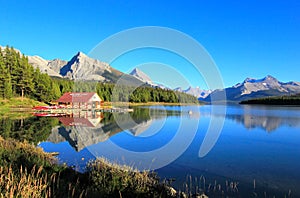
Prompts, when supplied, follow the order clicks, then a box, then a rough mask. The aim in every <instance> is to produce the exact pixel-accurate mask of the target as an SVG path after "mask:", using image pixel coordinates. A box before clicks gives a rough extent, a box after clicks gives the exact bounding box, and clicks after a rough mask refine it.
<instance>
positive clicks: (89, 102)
mask: <svg viewBox="0 0 300 198" xmlns="http://www.w3.org/2000/svg"><path fill="white" fill-rule="evenodd" d="M57 102H58V104H59V105H62V106H65V107H66V108H72V109H85V110H91V109H100V107H101V102H102V100H101V98H100V97H99V96H98V94H97V93H95V92H68V93H64V95H62V96H61V97H60V98H59V99H58V100H57Z"/></svg>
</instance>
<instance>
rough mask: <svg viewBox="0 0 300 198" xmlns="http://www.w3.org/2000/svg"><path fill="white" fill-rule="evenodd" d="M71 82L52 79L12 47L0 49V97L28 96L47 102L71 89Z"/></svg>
mask: <svg viewBox="0 0 300 198" xmlns="http://www.w3.org/2000/svg"><path fill="white" fill-rule="evenodd" d="M72 86H73V82H71V81H67V80H58V79H57V80H56V79H52V78H51V77H50V76H48V74H44V73H41V72H40V70H39V69H38V68H37V69H34V68H33V66H31V65H30V64H29V63H28V59H27V57H26V56H24V55H21V54H20V53H19V52H17V51H16V50H14V49H13V48H12V47H8V46H7V47H6V48H5V49H4V50H3V51H2V50H0V97H1V98H4V99H9V98H11V97H29V98H33V99H36V100H39V101H44V102H49V101H52V100H55V99H57V98H58V97H60V96H61V94H62V93H63V92H67V91H71V90H72Z"/></svg>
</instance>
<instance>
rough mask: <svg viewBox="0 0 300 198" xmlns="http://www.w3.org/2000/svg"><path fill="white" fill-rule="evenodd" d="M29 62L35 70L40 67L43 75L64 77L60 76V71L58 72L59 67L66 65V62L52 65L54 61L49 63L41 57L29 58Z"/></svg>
mask: <svg viewBox="0 0 300 198" xmlns="http://www.w3.org/2000/svg"><path fill="white" fill-rule="evenodd" d="M28 62H29V64H31V65H32V66H33V67H34V68H37V67H38V68H39V69H40V70H41V72H42V73H47V74H48V75H49V76H55V77H62V76H61V75H60V74H59V70H57V67H59V66H63V65H64V64H66V61H60V62H59V63H56V64H53V63H52V64H51V62H52V61H47V60H45V59H43V58H41V57H39V56H28ZM53 68H54V69H53Z"/></svg>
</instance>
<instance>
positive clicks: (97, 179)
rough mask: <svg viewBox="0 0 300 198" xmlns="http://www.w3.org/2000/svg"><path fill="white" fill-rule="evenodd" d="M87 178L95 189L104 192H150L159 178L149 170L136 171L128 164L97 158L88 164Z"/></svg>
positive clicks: (157, 183)
mask: <svg viewBox="0 0 300 198" xmlns="http://www.w3.org/2000/svg"><path fill="white" fill-rule="evenodd" d="M88 173H89V178H90V180H91V181H92V183H93V184H94V187H95V190H97V191H99V192H102V193H104V194H114V193H116V192H119V191H120V192H123V193H134V194H143V193H150V192H151V191H153V189H154V188H156V187H157V186H158V185H159V178H158V177H157V175H156V174H154V173H151V172H149V171H142V172H140V171H138V170H135V169H133V168H132V167H130V166H126V165H119V164H117V163H111V162H109V161H108V160H106V159H104V158H98V159H96V160H95V161H93V162H91V163H90V164H89V165H88Z"/></svg>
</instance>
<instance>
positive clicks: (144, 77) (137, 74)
mask: <svg viewBox="0 0 300 198" xmlns="http://www.w3.org/2000/svg"><path fill="white" fill-rule="evenodd" d="M129 74H130V75H132V76H134V77H136V78H138V79H139V80H141V81H143V82H145V83H148V84H152V80H151V78H150V77H149V76H147V74H145V73H144V72H142V71H141V70H139V69H138V68H134V69H133V70H132V71H131V72H130V73H129Z"/></svg>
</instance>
